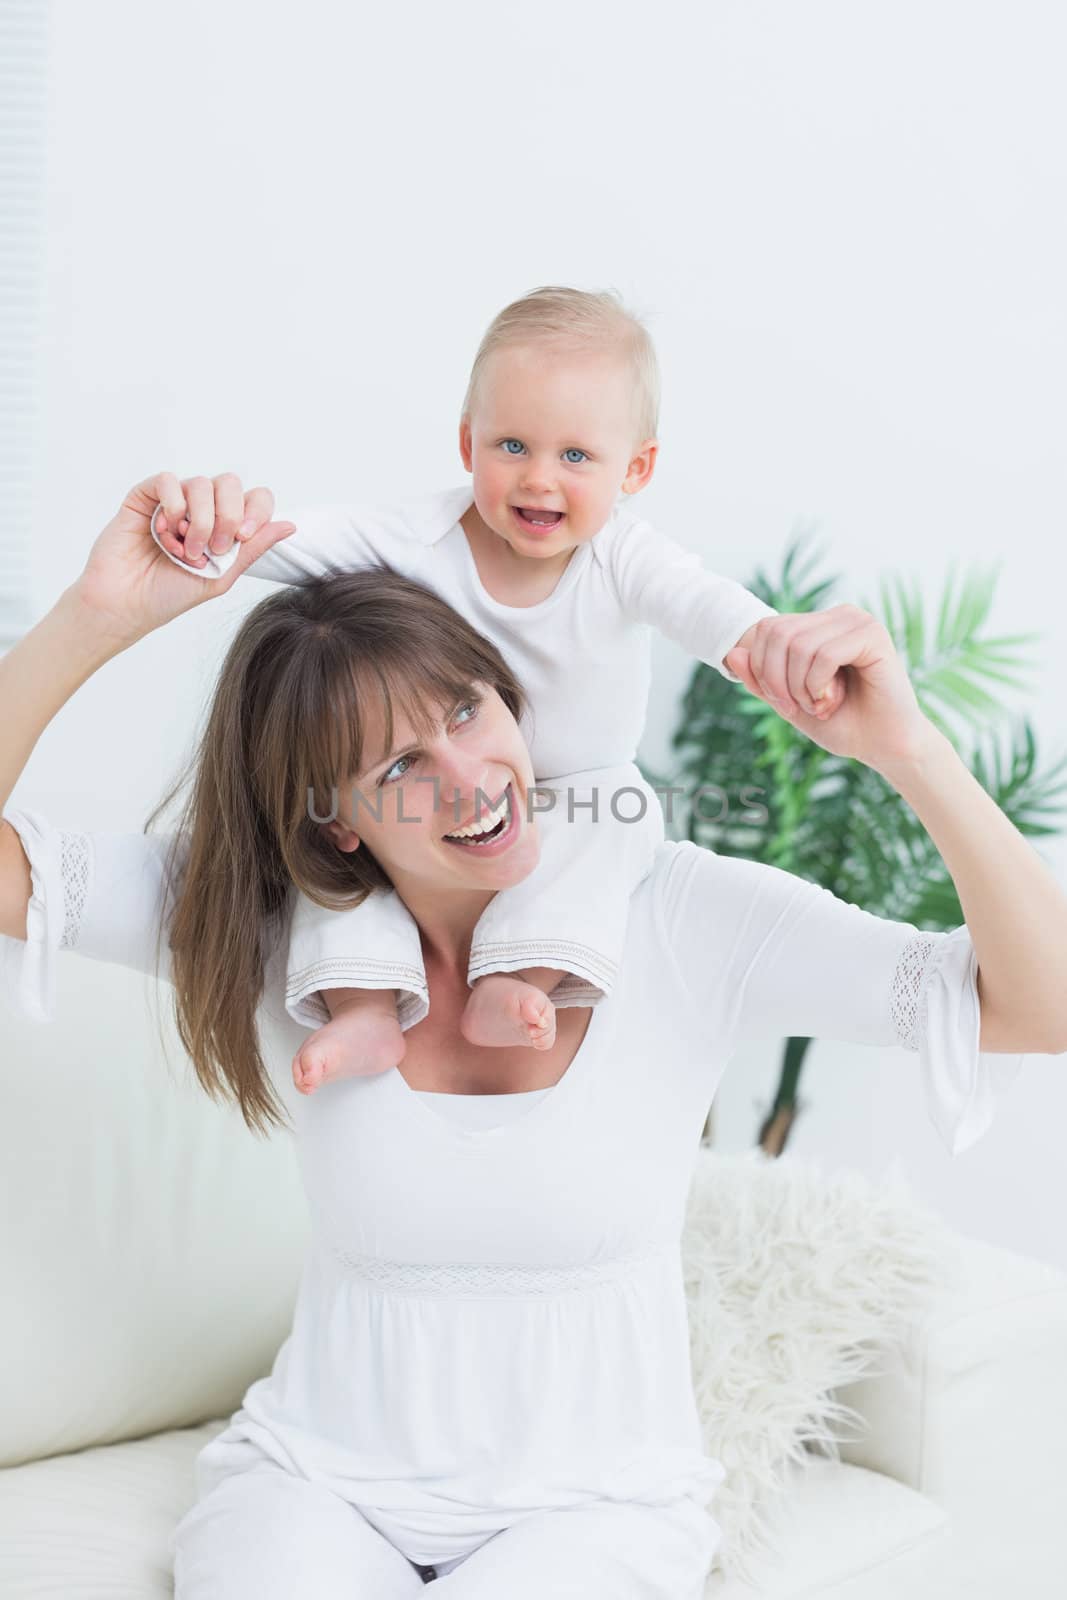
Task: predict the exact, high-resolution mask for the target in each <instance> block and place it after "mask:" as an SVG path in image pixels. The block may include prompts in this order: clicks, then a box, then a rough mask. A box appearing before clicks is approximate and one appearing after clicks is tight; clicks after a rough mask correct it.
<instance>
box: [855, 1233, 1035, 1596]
mask: <svg viewBox="0 0 1067 1600" xmlns="http://www.w3.org/2000/svg"><path fill="white" fill-rule="evenodd" d="M955 1244H956V1246H957V1249H956V1251H955V1252H954V1254H953V1257H952V1259H951V1261H950V1269H952V1272H953V1276H952V1278H951V1280H950V1281H948V1282H946V1283H945V1284H944V1285H943V1287H942V1288H941V1289H940V1290H939V1291H938V1295H937V1299H936V1301H935V1302H934V1304H933V1305H932V1307H931V1309H930V1311H929V1312H928V1313H927V1315H926V1316H925V1317H924V1318H923V1319H922V1320H921V1321H920V1322H919V1323H917V1324H916V1326H915V1329H914V1330H913V1333H912V1335H911V1337H910V1339H909V1340H908V1342H907V1344H906V1346H905V1347H904V1348H903V1350H902V1351H901V1352H900V1354H899V1355H898V1356H896V1357H895V1358H894V1359H893V1361H892V1365H891V1366H889V1367H887V1370H886V1371H885V1372H884V1373H882V1374H881V1375H879V1376H876V1377H868V1378H864V1379H861V1380H859V1381H858V1382H856V1383H851V1384H848V1385H845V1386H842V1388H840V1389H838V1390H837V1391H836V1392H835V1398H837V1399H840V1400H842V1401H843V1402H844V1403H845V1404H846V1405H849V1406H853V1407H854V1408H855V1409H856V1410H857V1411H858V1412H859V1413H860V1414H861V1415H862V1416H863V1418H864V1421H865V1423H866V1424H867V1427H866V1429H865V1431H864V1433H863V1436H862V1438H858V1439H855V1442H854V1443H850V1444H848V1445H842V1447H841V1455H842V1459H843V1460H845V1461H849V1462H853V1463H855V1464H856V1465H857V1466H863V1467H869V1468H872V1469H873V1470H874V1471H876V1472H881V1473H885V1474H887V1475H888V1476H890V1477H893V1478H896V1479H897V1480H898V1481H899V1482H900V1483H904V1484H907V1485H908V1486H909V1487H910V1488H912V1489H917V1490H918V1491H919V1492H920V1493H921V1494H925V1495H928V1496H929V1497H930V1499H932V1500H934V1501H935V1502H936V1503H938V1504H939V1505H941V1506H943V1507H944V1508H945V1510H946V1511H947V1512H948V1513H949V1515H950V1518H952V1519H953V1520H954V1521H956V1522H957V1524H959V1525H970V1526H971V1527H973V1528H975V1529H983V1528H984V1529H985V1530H986V1532H987V1537H990V1538H999V1539H1000V1541H1001V1542H1003V1541H1005V1540H1010V1542H1011V1544H1012V1545H1013V1546H1016V1548H1019V1547H1022V1546H1024V1545H1025V1544H1026V1543H1030V1545H1031V1546H1032V1547H1033V1548H1034V1553H1035V1555H1036V1553H1037V1550H1036V1546H1037V1545H1041V1546H1044V1547H1045V1548H1046V1549H1047V1547H1048V1543H1049V1541H1050V1540H1055V1538H1056V1537H1057V1536H1058V1533H1059V1525H1060V1522H1061V1521H1062V1516H1063V1509H1062V1508H1063V1497H1064V1492H1065V1490H1067V1470H1065V1468H1064V1461H1063V1444H1062V1440H1063V1439H1064V1437H1065V1436H1067V1275H1065V1274H1064V1273H1062V1272H1060V1271H1059V1270H1058V1269H1057V1268H1055V1267H1052V1266H1049V1265H1047V1264H1045V1263H1043V1262H1040V1261H1033V1260H1030V1259H1029V1258H1027V1257H1024V1256H1019V1255H1016V1254H1014V1253H1013V1252H1011V1251H1008V1250H1002V1249H998V1248H996V1247H995V1246H993V1245H988V1244H984V1243H983V1242H981V1241H980V1240H976V1239H968V1238H964V1237H962V1236H959V1235H957V1236H955ZM846 1431H847V1432H848V1435H849V1437H850V1438H852V1437H854V1435H855V1433H856V1432H857V1429H856V1428H855V1427H854V1428H850V1429H848V1430H846ZM1019 1592H1021V1591H1019Z"/></svg>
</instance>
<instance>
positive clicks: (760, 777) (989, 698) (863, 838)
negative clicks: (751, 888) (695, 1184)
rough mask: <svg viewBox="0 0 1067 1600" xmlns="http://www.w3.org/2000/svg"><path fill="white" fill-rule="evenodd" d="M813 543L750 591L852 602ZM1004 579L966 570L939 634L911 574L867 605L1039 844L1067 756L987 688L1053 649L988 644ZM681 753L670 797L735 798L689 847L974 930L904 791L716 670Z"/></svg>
mask: <svg viewBox="0 0 1067 1600" xmlns="http://www.w3.org/2000/svg"><path fill="white" fill-rule="evenodd" d="M808 538H809V533H808V532H801V533H800V534H798V535H796V536H794V537H793V539H792V540H791V541H790V543H789V544H788V546H787V548H786V552H785V557H784V560H783V562H782V568H781V572H780V575H779V576H778V578H777V579H775V580H771V579H770V578H768V577H767V575H766V574H765V573H764V572H763V571H762V569H760V570H757V573H756V576H755V578H754V579H753V580H752V581H751V582H750V583H749V585H748V587H749V588H750V589H751V590H752V591H753V593H755V594H757V595H759V596H760V598H761V599H763V600H766V601H767V603H768V604H769V605H772V606H774V607H775V609H776V610H778V611H782V612H786V611H794V612H795V611H815V610H823V609H825V608H826V607H827V606H829V605H833V604H835V603H836V602H835V598H834V597H833V596H832V591H833V589H834V587H835V585H836V584H837V582H838V581H839V580H838V579H837V578H822V579H819V580H815V579H813V578H812V576H811V572H812V568H813V566H814V564H815V562H816V561H817V560H818V559H819V558H820V557H821V551H806V550H805V549H804V546H805V543H806V541H807V539H808ZM998 571H999V568H997V567H994V568H993V569H992V571H991V572H989V573H985V574H980V573H974V574H970V575H967V576H965V577H964V578H963V579H962V580H961V581H960V582H959V584H958V585H957V584H956V578H955V570H954V569H953V570H950V572H949V576H948V579H947V581H946V583H945V585H944V590H943V593H942V595H941V600H940V604H939V606H938V610H937V617H936V622H935V623H934V624H933V626H932V627H931V626H929V625H928V620H927V617H926V616H925V614H924V606H923V600H922V596H921V594H920V592H919V587H918V583H917V581H916V580H915V579H914V578H913V579H912V582H911V585H910V587H909V586H907V585H906V584H905V583H904V581H903V580H902V579H901V578H899V577H891V578H890V579H888V580H886V579H884V578H883V579H882V580H881V581H880V584H879V590H880V603H879V604H878V605H872V604H871V603H870V602H868V601H866V600H861V601H860V602H859V603H860V604H861V605H862V606H863V607H864V609H865V610H867V611H870V612H871V613H872V615H875V616H877V617H879V618H880V620H881V621H882V622H883V623H884V624H885V625H886V627H887V628H888V630H889V632H890V635H891V636H892V638H893V641H894V643H895V645H896V647H897V649H898V650H899V652H900V654H901V657H902V659H903V661H904V664H905V666H906V668H907V671H908V675H909V677H910V678H911V681H912V684H913V686H914V688H915V693H916V697H917V699H918V701H919V704H920V705H921V706H922V708H923V711H924V712H925V713H926V715H927V716H928V717H929V718H930V720H931V721H932V722H933V723H935V724H936V726H937V727H939V728H940V729H941V730H942V731H943V732H944V733H945V735H946V737H947V738H949V739H950V740H951V741H952V744H953V746H954V747H955V748H956V749H957V750H958V751H959V753H960V756H961V758H962V759H963V760H964V761H965V762H966V763H967V765H968V766H969V768H970V770H971V771H972V772H973V774H974V776H975V777H976V778H977V780H978V782H979V783H980V784H981V785H982V787H983V788H984V789H985V790H986V791H987V793H989V794H990V795H992V797H993V799H994V800H995V801H996V803H997V804H998V805H999V806H1000V808H1001V810H1002V811H1004V813H1005V814H1006V815H1007V816H1008V817H1010V818H1011V820H1012V822H1014V824H1015V826H1016V827H1017V828H1018V829H1019V831H1020V832H1021V833H1023V834H1025V835H1027V836H1029V837H1032V838H1033V837H1039V836H1041V835H1049V834H1055V833H1057V832H1059V831H1060V830H1059V828H1058V827H1057V826H1054V825H1053V822H1052V819H1053V818H1055V817H1056V816H1058V815H1061V814H1062V813H1063V811H1064V810H1065V809H1067V803H1064V802H1062V801H1060V802H1057V801H1056V799H1055V797H1056V796H1057V795H1059V794H1061V793H1062V792H1063V791H1064V789H1067V781H1060V782H1057V781H1056V780H1057V779H1058V778H1059V776H1060V774H1061V772H1062V771H1063V769H1064V767H1065V765H1067V755H1064V756H1063V757H1062V758H1061V760H1060V761H1058V762H1057V763H1056V765H1055V766H1054V767H1053V768H1052V769H1051V770H1049V771H1048V772H1045V773H1040V772H1039V771H1038V770H1037V740H1036V738H1035V735H1034V730H1033V728H1032V726H1031V724H1030V722H1029V720H1028V719H1026V718H1025V717H1024V718H1021V719H1020V718H1014V719H1010V724H1009V726H1007V727H1005V726H1004V724H1005V722H1006V721H1008V720H1009V714H1008V713H1007V712H1006V710H1005V707H1004V706H1003V704H1002V702H1001V701H1000V700H998V699H997V697H996V696H995V695H994V694H993V693H991V692H990V690H989V689H988V688H987V687H985V686H984V684H983V682H982V680H986V681H991V682H993V683H997V682H1000V683H1005V684H1011V685H1017V684H1018V683H1019V681H1020V680H1019V676H1018V674H1019V673H1020V672H1028V671H1031V670H1032V668H1031V667H1030V665H1029V664H1028V662H1027V661H1026V659H1025V652H1020V651H1019V649H1018V646H1020V645H1023V644H1026V643H1028V642H1029V641H1030V640H1032V639H1035V638H1037V637H1038V636H1037V635H1036V634H1014V635H1009V636H1000V637H985V636H983V629H984V628H985V626H986V623H987V621H988V617H989V612H990V609H991V606H992V601H993V592H994V589H995V586H996V579H997V575H998ZM961 725H962V726H961ZM971 735H974V737H973V740H972V739H971V737H970V736H971ZM1005 735H1006V737H1005ZM671 744H672V749H673V750H674V751H675V752H676V753H677V757H678V766H677V768H676V770H675V773H674V775H673V777H672V778H671V779H670V780H669V784H670V786H672V787H674V788H675V789H676V790H681V792H682V794H683V796H693V795H694V794H695V792H696V791H697V790H698V789H699V790H702V793H703V794H704V796H705V797H706V796H707V794H708V793H709V791H710V792H713V793H714V794H715V795H717V796H721V797H722V801H721V804H719V806H718V812H719V814H718V815H715V814H713V813H709V810H708V807H707V805H706V804H703V805H687V806H686V811H685V818H684V824H683V825H682V826H681V827H679V824H678V820H677V819H675V825H674V827H673V829H672V830H671V831H673V832H674V833H675V836H677V835H678V834H679V832H680V833H681V836H683V837H686V838H689V839H691V840H692V841H693V842H694V843H696V844H700V845H704V846H708V847H710V848H712V849H714V850H716V851H717V852H718V853H719V854H720V855H730V856H744V857H747V858H748V859H749V860H753V861H763V862H767V863H769V864H771V865H773V866H777V867H782V868H784V869H785V870H786V871H789V872H795V873H797V874H798V875H799V876H800V877H802V878H807V879H809V880H810V881H811V882H814V883H819V884H822V885H823V887H824V888H827V889H830V890H831V891H832V892H833V893H834V894H836V895H839V896H840V897H841V898H842V899H844V900H849V901H851V902H853V903H854V904H856V905H858V906H862V907H863V908H864V909H865V910H867V911H871V912H874V913H875V914H876V915H878V916H884V917H892V918H894V919H895V920H897V921H902V922H911V923H914V924H915V926H916V927H917V928H921V929H939V930H946V929H951V928H956V927H959V925H960V924H961V923H962V922H963V921H964V920H965V919H964V916H963V910H962V908H961V906H960V902H959V897H958V896H957V894H956V890H955V887H954V886H953V883H952V879H951V877H950V876H949V874H948V872H947V871H946V869H945V866H944V864H943V862H942V861H941V858H940V856H939V855H938V852H937V850H936V849H935V847H934V845H933V843H932V841H931V840H930V838H929V836H928V835H927V833H926V831H925V829H924V828H923V827H922V826H921V824H920V823H919V820H918V818H917V817H916V816H915V813H914V812H913V811H912V810H911V808H910V806H908V805H907V803H906V802H905V801H904V800H902V799H901V797H900V796H899V795H898V794H897V792H896V790H895V789H893V788H892V787H891V786H890V785H889V784H888V783H886V782H885V781H884V779H882V778H881V777H879V775H878V774H877V773H875V772H872V771H871V769H870V768H869V767H866V766H864V765H863V764H862V763H861V762H858V761H851V760H848V759H846V758H843V757H841V756H835V755H831V754H830V753H829V752H828V751H825V750H823V749H821V748H820V747H819V746H818V745H816V744H814V743H813V742H812V741H811V740H810V739H808V738H807V737H806V736H805V735H804V734H803V733H800V732H799V731H798V730H797V729H796V728H794V727H793V726H792V725H791V724H790V723H788V722H786V721H785V720H784V719H783V718H782V717H779V716H778V714H777V713H776V712H775V711H774V710H773V709H772V708H771V707H769V706H767V705H765V704H764V703H763V702H762V701H760V700H757V699H756V697H755V696H754V695H752V694H750V693H749V692H748V690H746V689H745V688H744V687H743V685H741V684H735V683H731V682H730V681H729V680H728V679H726V678H724V677H723V676H722V674H721V673H719V672H717V671H716V670H715V669H714V668H712V667H708V666H706V665H705V664H704V663H703V662H699V663H698V664H697V665H696V667H695V668H694V670H693V672H692V674H691V676H690V679H689V684H688V687H687V689H686V691H685V696H684V699H683V702H682V711H681V717H680V720H679V722H678V725H677V728H676V730H675V733H674V735H673V738H672V741H671ZM986 750H988V754H987V753H986ZM643 770H644V771H645V775H646V777H647V778H648V779H649V782H650V783H652V784H654V785H655V786H657V787H659V788H662V789H666V788H667V787H668V780H667V779H665V778H663V777H661V776H659V775H656V774H654V773H652V772H651V771H649V770H648V769H647V768H644V769H643ZM668 815H670V813H668ZM810 1044H811V1040H810V1039H805V1038H791V1039H787V1040H786V1041H785V1043H784V1046H783V1054H782V1064H781V1070H780V1075H779V1081H778V1088H777V1091H776V1093H775V1095H774V1099H773V1102H772V1104H771V1105H770V1106H769V1107H768V1108H767V1111H766V1114H765V1116H764V1118H763V1121H762V1124H761V1126H760V1129H759V1134H758V1143H759V1145H760V1146H761V1148H762V1149H763V1150H765V1151H766V1152H767V1153H768V1154H770V1155H775V1156H777V1155H780V1154H781V1152H782V1151H783V1150H784V1149H785V1146H786V1143H787V1141H788V1138H789V1133H790V1129H791V1128H792V1126H793V1123H794V1121H795V1119H796V1117H797V1115H798V1113H799V1111H800V1110H801V1109H803V1102H802V1101H801V1100H800V1099H799V1098H798V1093H797V1091H798V1086H799V1083H800V1076H801V1071H802V1068H803V1064H804V1058H805V1056H806V1054H807V1050H808V1047H809V1045H810ZM707 1133H708V1130H707V1129H705V1137H707Z"/></svg>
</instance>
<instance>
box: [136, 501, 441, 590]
mask: <svg viewBox="0 0 1067 1600" xmlns="http://www.w3.org/2000/svg"><path fill="white" fill-rule="evenodd" d="M261 492H262V491H251V493H250V495H249V497H248V498H249V499H250V500H251V499H252V498H253V497H254V496H255V495H256V494H258V493H261ZM450 512H451V501H450V500H449V497H448V496H447V495H439V496H436V497H433V498H432V499H431V500H427V501H425V502H422V503H420V504H417V505H416V504H413V505H411V506H408V507H407V508H404V507H399V506H371V505H361V504H349V503H347V502H346V503H343V504H329V505H310V506H308V505H301V506H294V507H292V508H290V509H289V510H287V512H286V514H285V517H284V518H282V517H279V516H277V515H275V516H274V520H275V521H286V522H292V523H294V524H295V525H296V531H295V533H292V534H290V535H289V540H288V542H289V543H290V544H291V545H292V549H291V550H289V551H288V552H287V553H286V555H285V557H284V559H282V558H281V555H280V552H279V554H278V555H277V556H275V552H274V550H273V549H271V550H266V551H265V552H264V553H263V555H261V556H260V557H259V558H258V559H257V560H255V561H253V562H252V563H251V564H250V566H248V567H247V568H246V575H247V574H251V576H252V577H254V578H266V579H268V580H269V581H270V582H273V583H306V582H307V581H308V580H309V579H311V578H317V577H321V576H322V575H323V574H324V573H326V572H352V571H355V570H357V569H358V568H360V567H373V566H379V565H381V564H382V563H385V564H386V565H388V566H390V567H393V568H394V569H395V570H396V571H398V572H403V573H404V574H405V575H407V576H412V575H414V573H415V570H416V568H417V566H418V564H419V552H420V551H421V550H422V549H423V548H424V547H425V543H426V541H427V539H429V538H432V537H433V536H434V535H435V534H436V533H437V532H438V531H440V530H441V528H442V527H443V526H444V525H446V524H447V519H448V516H449V515H450ZM161 514H162V507H159V508H157V511H156V512H155V513H154V514H153V517H152V523H151V531H152V537H153V539H154V540H155V541H156V543H157V544H158V545H159V548H160V549H161V550H162V551H163V552H164V554H165V555H166V556H168V557H169V559H170V560H171V561H173V562H174V564H175V565H176V566H179V567H181V568H182V570H183V571H184V572H191V573H192V574H193V576H194V577H198V578H218V577H221V576H222V575H223V574H224V573H225V572H226V571H227V570H228V569H229V568H230V567H231V566H232V565H233V563H234V561H235V560H236V559H237V556H238V553H239V550H240V545H239V544H238V543H233V544H231V545H230V547H229V549H227V550H223V551H221V552H215V551H212V550H211V549H210V548H209V547H207V545H206V543H205V548H204V551H203V555H204V564H203V565H202V566H200V565H197V566H192V565H190V563H189V562H188V561H186V560H184V559H182V554H179V553H178V552H179V551H182V552H183V551H184V545H183V541H186V540H188V538H189V534H190V531H191V530H190V529H189V528H188V526H187V521H186V522H181V523H179V524H178V527H177V529H175V530H172V529H169V528H168V529H167V531H166V532H165V533H161V531H160V529H158V528H157V526H156V523H157V520H158V518H159V517H160V515H161ZM213 526H214V524H212V526H211V527H209V526H207V525H206V524H204V525H203V526H198V527H197V528H196V533H197V538H198V540H199V539H204V540H205V541H206V539H208V538H210V537H211V536H212V527H213ZM220 538H221V530H220Z"/></svg>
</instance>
